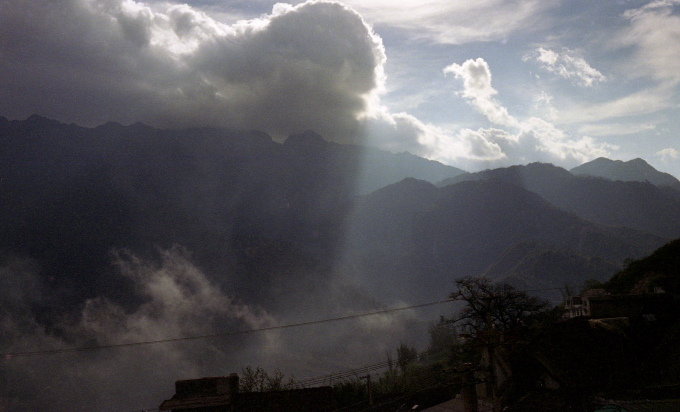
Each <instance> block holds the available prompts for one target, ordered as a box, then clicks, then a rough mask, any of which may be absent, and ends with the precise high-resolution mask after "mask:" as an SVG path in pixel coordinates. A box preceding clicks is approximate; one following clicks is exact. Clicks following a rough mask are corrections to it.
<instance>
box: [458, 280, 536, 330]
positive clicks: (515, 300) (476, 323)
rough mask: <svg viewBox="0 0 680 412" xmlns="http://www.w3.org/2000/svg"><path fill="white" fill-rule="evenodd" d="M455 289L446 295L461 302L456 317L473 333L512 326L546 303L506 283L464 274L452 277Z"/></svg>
mask: <svg viewBox="0 0 680 412" xmlns="http://www.w3.org/2000/svg"><path fill="white" fill-rule="evenodd" d="M455 284H456V289H457V291H456V292H453V293H452V294H451V295H450V297H451V298H452V299H457V300H461V301H463V302H465V307H463V309H462V310H461V311H460V313H459V315H458V317H457V318H456V319H452V320H450V322H453V323H457V324H458V325H459V328H460V329H461V330H462V331H463V332H466V333H470V334H473V335H475V336H477V335H478V334H479V332H482V331H485V330H488V329H489V328H492V329H500V330H513V329H516V328H517V327H519V326H523V325H525V323H526V321H527V320H528V319H529V317H530V316H532V315H534V314H537V313H539V312H541V311H543V310H544V309H546V308H547V307H548V302H546V301H543V300H541V299H539V298H537V297H534V296H529V295H528V294H527V293H526V292H524V291H520V290H517V289H515V288H514V287H513V286H511V285H508V284H506V283H499V284H496V283H491V281H490V280H489V279H487V278H483V277H481V278H473V277H471V276H467V277H464V278H460V279H457V280H456V281H455Z"/></svg>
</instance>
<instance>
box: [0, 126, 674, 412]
mask: <svg viewBox="0 0 680 412" xmlns="http://www.w3.org/2000/svg"><path fill="white" fill-rule="evenodd" d="M598 163H602V161H601V160H598ZM639 163H640V162H639V161H637V162H633V165H636V164H639ZM624 166H626V167H628V166H630V165H629V164H628V163H626V164H625V165H624ZM645 169H648V168H645ZM589 173H590V175H588V176H585V175H580V174H578V173H572V172H570V171H567V170H565V169H563V168H559V167H556V166H554V165H550V164H541V163H533V164H529V165H524V166H512V167H508V168H501V169H494V170H486V171H482V172H476V173H467V172H465V171H463V170H460V169H457V168H454V167H450V166H445V165H443V164H441V163H437V162H433V161H430V160H426V159H422V158H419V157H417V156H413V155H411V154H408V153H399V154H394V153H389V152H386V151H382V150H378V149H376V148H369V147H363V146H361V145H343V144H337V143H332V142H327V141H325V140H324V139H323V137H322V136H320V135H318V134H317V133H315V132H313V131H305V132H302V133H299V134H295V135H292V136H290V137H289V138H288V139H287V140H285V141H284V142H282V143H281V142H277V141H274V140H273V139H272V138H271V137H270V136H268V135H267V134H265V133H262V132H259V131H254V130H226V129H211V128H193V129H172V130H161V129H156V128H152V127H149V126H146V125H144V124H132V125H128V126H123V125H121V124H117V123H106V124H103V125H101V126H99V127H95V128H86V127H81V126H78V125H75V124H63V123H60V122H58V121H55V120H51V119H46V118H44V117H41V116H37V115H34V116H31V117H29V118H28V119H26V120H11V121H10V120H8V119H6V118H2V117H0V320H1V322H0V349H2V353H4V354H6V356H3V361H5V363H4V364H3V368H2V369H1V370H0V382H2V383H3V384H2V385H0V409H2V405H7V407H8V408H10V409H12V410H22V411H23V410H25V411H30V410H44V409H49V410H64V411H66V410H114V407H115V408H117V409H116V410H118V409H120V405H123V404H124V405H126V407H127V406H129V408H127V409H134V408H136V407H137V406H140V405H143V404H147V403H149V402H151V401H154V402H156V400H160V399H166V398H167V397H168V394H167V393H165V392H166V391H167V388H171V387H172V384H173V382H174V380H176V379H179V378H181V379H184V378H189V377H200V376H216V375H220V374H225V373H230V372H232V371H234V370H236V371H238V370H239V367H242V366H246V365H249V364H250V365H262V366H265V367H267V366H268V367H270V368H279V367H281V368H283V369H285V370H287V371H289V372H290V373H298V372H301V373H304V374H306V375H310V374H313V372H311V371H320V370H323V371H328V370H333V369H338V368H340V369H346V368H347V367H348V365H349V363H350V360H351V362H353V364H354V365H357V366H359V365H367V364H373V363H375V362H376V359H378V358H380V357H382V356H384V354H385V353H386V352H388V351H389V349H390V348H393V347H394V342H399V341H403V342H407V343H408V344H413V345H416V344H417V343H418V342H417V341H416V339H419V337H420V336H427V332H426V331H427V328H428V325H429V320H430V319H431V318H432V317H433V316H437V317H438V316H439V315H446V314H447V313H448V312H447V311H453V310H455V308H456V307H455V304H452V303H446V305H441V306H436V307H430V308H429V309H430V310H431V312H429V313H426V312H425V309H420V310H419V311H415V310H410V311H407V312H404V311H400V312H395V313H390V314H384V316H382V315H381V316H378V315H376V316H372V317H370V318H368V317H367V318H364V317H356V318H353V319H351V321H350V320H349V319H347V320H345V321H344V323H343V322H333V323H326V322H319V323H314V327H313V328H311V327H307V328H303V327H300V328H295V329H290V330H289V331H288V330H283V329H281V330H278V329H277V330H272V331H268V332H266V333H258V334H255V333H253V334H243V333H241V332H242V331H244V330H253V329H255V330H258V329H261V328H266V327H268V326H277V325H285V324H306V323H307V322H309V321H310V319H329V318H342V317H347V316H348V314H350V315H351V314H357V313H365V312H373V311H376V310H381V309H385V308H392V307H395V306H404V305H410V304H417V303H423V302H433V301H440V300H442V299H445V298H447V297H448V296H449V294H450V293H451V292H453V291H452V288H453V287H454V280H455V279H456V278H459V277H463V276H468V275H470V276H481V275H484V276H487V277H489V278H491V279H493V280H494V281H496V282H508V283H511V284H513V285H515V286H516V287H518V288H519V289H521V290H527V291H530V293H532V294H537V295H540V296H543V297H545V298H548V299H550V300H552V301H553V302H555V301H559V300H560V298H561V293H562V291H563V290H566V287H567V286H570V287H571V289H572V290H573V289H578V288H579V287H580V285H581V284H583V283H584V282H586V281H588V280H591V279H595V280H598V281H606V280H608V279H609V278H611V277H612V275H614V274H615V273H617V272H618V271H619V270H620V269H621V268H623V267H626V265H628V264H629V263H630V262H631V261H633V260H635V259H638V258H642V257H644V256H647V255H649V254H650V253H651V252H653V251H654V250H656V249H657V248H659V247H660V246H662V245H664V244H666V243H667V242H668V241H669V240H671V239H675V238H678V237H680V220H679V219H680V191H678V190H677V189H676V187H675V186H674V185H673V184H665V183H663V182H657V181H656V180H654V179H652V178H650V177H649V176H650V174H649V173H648V174H647V175H645V176H647V177H639V176H638V177H636V178H634V179H633V178H615V179H614V180H613V179H612V178H611V177H608V176H602V174H603V173H604V172H598V171H597V170H595V171H592V170H591V171H590V172H589ZM598 173H599V175H598ZM629 180H630V181H629ZM636 267H637V266H636ZM624 283H625V282H624ZM447 305H448V306H447ZM286 331H288V332H286ZM187 336H188V337H191V336H204V337H210V338H209V339H208V338H206V339H201V340H190V341H183V340H181V339H180V340H177V341H175V338H177V337H187ZM164 339H167V340H169V341H168V342H164V343H163V344H159V345H149V346H135V347H134V348H116V345H118V344H127V343H130V342H139V341H158V340H161V341H162V340H164ZM421 343H422V342H421ZM96 346H104V347H108V348H110V349H109V350H101V351H80V350H76V349H78V348H88V347H90V348H91V347H96ZM55 348H57V349H59V348H64V349H66V351H65V353H59V354H56V353H55V354H54V356H52V352H50V355H44V356H34V357H33V356H13V355H11V354H16V353H22V352H33V351H37V352H38V353H41V351H44V350H48V351H52V350H54V349H55ZM66 352H67V353H66ZM8 354H9V355H8ZM388 356H389V355H388ZM161 365H162V367H161ZM239 365H240V366H239ZM36 371H55V373H36ZM302 376H304V375H302ZM111 377H115V378H113V379H112V378H111ZM104 385H105V387H106V388H107V390H102V387H104ZM140 387H143V388H144V391H140V390H139V388H140ZM38 393H39V394H40V395H39V396H37V395H36V394H38ZM120 394H126V396H125V397H124V398H125V399H122V398H123V397H121V395H120ZM149 404H150V403H149ZM105 405H108V407H109V409H106V407H105ZM123 409H125V408H123Z"/></svg>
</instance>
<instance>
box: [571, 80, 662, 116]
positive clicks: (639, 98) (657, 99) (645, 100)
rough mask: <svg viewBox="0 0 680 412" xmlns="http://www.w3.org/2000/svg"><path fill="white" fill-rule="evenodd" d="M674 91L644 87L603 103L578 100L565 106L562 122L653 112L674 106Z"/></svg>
mask: <svg viewBox="0 0 680 412" xmlns="http://www.w3.org/2000/svg"><path fill="white" fill-rule="evenodd" d="M672 102H673V91H672V90H671V89H669V88H668V87H666V86H660V87H655V88H650V89H643V90H640V91H637V92H634V93H631V94H629V95H627V96H624V97H621V98H618V99H613V100H609V101H605V102H601V103H584V102H578V103H576V104H573V105H572V106H571V107H563V108H562V109H561V110H560V112H559V117H558V118H559V122H560V123H581V122H600V121H606V120H607V119H615V118H621V117H627V116H635V115H643V114H651V113H655V112H658V111H660V110H663V109H666V108H668V107H671V106H672Z"/></svg>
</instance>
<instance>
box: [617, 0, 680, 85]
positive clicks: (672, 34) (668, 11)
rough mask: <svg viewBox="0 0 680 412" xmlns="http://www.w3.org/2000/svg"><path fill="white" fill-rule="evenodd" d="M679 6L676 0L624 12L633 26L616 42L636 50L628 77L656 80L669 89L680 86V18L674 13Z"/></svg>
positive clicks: (627, 28)
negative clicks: (674, 7) (679, 68)
mask: <svg viewBox="0 0 680 412" xmlns="http://www.w3.org/2000/svg"><path fill="white" fill-rule="evenodd" d="M678 4H680V2H678V1H675V0H659V1H652V2H650V3H648V4H646V5H645V6H642V7H640V8H637V9H630V10H627V11H626V12H625V13H624V17H625V18H627V19H628V20H629V21H630V24H629V25H628V26H627V27H626V28H625V29H623V30H622V31H621V32H620V33H618V34H617V36H615V38H614V40H613V41H612V42H613V44H614V45H615V46H616V47H619V48H625V47H633V48H634V54H633V58H632V59H631V60H630V62H629V63H628V64H627V65H626V67H625V69H626V71H625V73H626V74H627V75H628V76H630V77H652V78H654V79H656V80H658V81H661V82H663V83H666V85H667V86H668V87H671V86H675V85H677V84H678V83H680V73H679V72H678V70H677V62H678V59H680V16H678V15H676V14H674V13H673V6H676V5H678Z"/></svg>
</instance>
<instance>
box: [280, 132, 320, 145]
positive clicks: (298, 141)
mask: <svg viewBox="0 0 680 412" xmlns="http://www.w3.org/2000/svg"><path fill="white" fill-rule="evenodd" d="M283 144H284V146H289V147H323V146H325V145H327V144H328V142H327V141H326V140H325V139H324V138H323V137H322V136H321V135H320V134H318V133H317V132H315V131H314V130H305V131H304V132H302V133H296V134H292V135H290V136H288V139H286V141H285V142H283Z"/></svg>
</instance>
